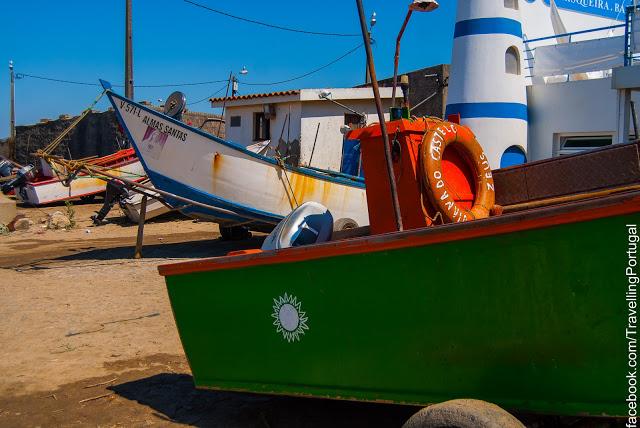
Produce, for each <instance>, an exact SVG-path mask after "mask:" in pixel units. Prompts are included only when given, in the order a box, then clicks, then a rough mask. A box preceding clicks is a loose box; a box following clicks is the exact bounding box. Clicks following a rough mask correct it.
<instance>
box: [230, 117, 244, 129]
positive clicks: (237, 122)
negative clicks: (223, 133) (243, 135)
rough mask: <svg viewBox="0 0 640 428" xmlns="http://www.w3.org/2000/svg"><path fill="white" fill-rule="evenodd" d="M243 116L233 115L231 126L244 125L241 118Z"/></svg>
mask: <svg viewBox="0 0 640 428" xmlns="http://www.w3.org/2000/svg"><path fill="white" fill-rule="evenodd" d="M241 117H242V116H231V118H230V121H231V123H230V125H231V127H232V128H238V127H240V126H242V125H241V124H242V119H241Z"/></svg>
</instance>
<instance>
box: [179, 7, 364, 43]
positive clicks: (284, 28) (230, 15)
mask: <svg viewBox="0 0 640 428" xmlns="http://www.w3.org/2000/svg"><path fill="white" fill-rule="evenodd" d="M184 2H185V3H189V4H192V5H194V6H197V7H201V8H202V9H206V10H208V11H210V12H214V13H218V14H220V15H223V16H226V17H229V18H233V19H237V20H239V21H244V22H249V23H251V24H258V25H262V26H264V27H269V28H275V29H276V30H282V31H290V32H292V33H302V34H310V35H314V36H334V37H360V34H345V33H325V32H321V31H307V30H301V29H298V28H290V27H283V26H281V25H275V24H269V23H266V22H261V21H256V20H254V19H249V18H243V17H241V16H237V15H232V14H230V13H227V12H223V11H221V10H218V9H213V8H211V7H209V6H205V5H203V4H200V3H196V2H194V1H191V0H184Z"/></svg>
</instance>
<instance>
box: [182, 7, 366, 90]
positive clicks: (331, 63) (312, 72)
mask: <svg viewBox="0 0 640 428" xmlns="http://www.w3.org/2000/svg"><path fill="white" fill-rule="evenodd" d="M185 1H186V0H185ZM363 45H364V43H360V44H359V45H358V46H356V47H355V48H353V49H351V50H350V51H348V52H347V53H345V54H343V55H341V56H340V57H338V58H336V59H334V60H333V61H331V62H329V63H327V64H325V65H323V66H322V67H318V68H316V69H315V70H312V71H310V72H308V73H305V74H302V75H300V76H296V77H292V78H291V79H287V80H281V81H279V82H269V83H256V82H243V81H240V80H239V82H240V83H242V84H243V85H248V86H271V85H280V84H282V83H289V82H293V81H294V80H299V79H302V78H304V77H307V76H311V75H312V74H314V73H317V72H318V71H321V70H324V69H325V68H327V67H329V66H332V65H333V64H335V63H336V62H338V61H340V60H343V59H344V58H346V57H348V56H349V55H351V54H352V53H354V52H355V51H357V50H358V49H360V48H361V47H362V46H363Z"/></svg>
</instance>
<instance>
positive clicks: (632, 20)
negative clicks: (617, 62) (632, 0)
mask: <svg viewBox="0 0 640 428" xmlns="http://www.w3.org/2000/svg"><path fill="white" fill-rule="evenodd" d="M639 33H640V5H637V6H628V7H627V11H626V14H625V21H624V65H625V67H627V66H630V65H633V64H634V63H635V62H639V61H640V46H636V42H637V41H638V39H640V35H639Z"/></svg>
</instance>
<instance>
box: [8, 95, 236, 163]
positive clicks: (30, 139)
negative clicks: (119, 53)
mask: <svg viewBox="0 0 640 428" xmlns="http://www.w3.org/2000/svg"><path fill="white" fill-rule="evenodd" d="M149 107H151V108H154V109H156V110H157V109H159V108H160V107H154V106H149ZM207 118H219V116H215V115H208V114H206V113H199V112H186V113H185V114H184V115H183V122H185V123H187V124H190V125H191V126H195V127H196V128H199V127H200V126H201V125H202V124H203V123H204V122H205V121H206V119H207ZM73 120H74V118H72V117H69V116H66V115H62V116H60V118H59V119H56V120H49V121H46V122H40V123H36V124H33V125H23V126H17V127H16V138H15V144H12V145H9V144H7V143H4V144H0V152H2V151H5V152H7V153H6V155H7V156H8V157H11V158H13V159H14V160H15V161H16V162H18V163H20V164H29V163H33V164H34V165H37V164H39V162H38V161H37V159H35V158H34V157H33V156H32V153H34V152H35V151H36V150H38V149H42V148H44V147H45V146H47V145H48V144H49V143H50V142H51V141H53V140H54V139H55V138H56V137H57V136H58V135H60V134H61V133H62V131H64V130H65V129H66V128H67V127H68V126H69V125H70V124H71V123H72V122H73ZM218 128H219V129H220V132H219V134H220V136H221V137H222V138H224V124H220V126H218V122H208V123H206V124H205V125H204V127H203V128H202V129H203V130H204V131H205V132H209V133H212V134H214V135H217V133H216V131H217V130H218ZM11 146H13V147H11ZM124 147H129V146H128V142H127V141H126V138H125V137H124V134H123V133H122V131H121V128H120V125H119V124H118V122H117V120H116V116H115V113H114V112H113V111H112V110H109V111H105V112H91V113H89V114H88V115H87V117H85V118H84V119H83V120H82V121H81V122H80V123H79V124H78V125H77V126H76V128H75V129H74V130H73V131H71V133H70V134H69V135H68V136H67V137H66V138H65V140H64V141H63V142H62V143H61V144H60V145H59V146H58V148H57V149H56V150H55V151H54V154H56V155H60V156H64V157H65V158H69V157H70V158H72V159H79V158H84V157H89V156H106V155H108V154H111V153H113V152H115V151H117V150H119V149H120V148H124ZM1 154H2V153H0V155H1Z"/></svg>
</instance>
